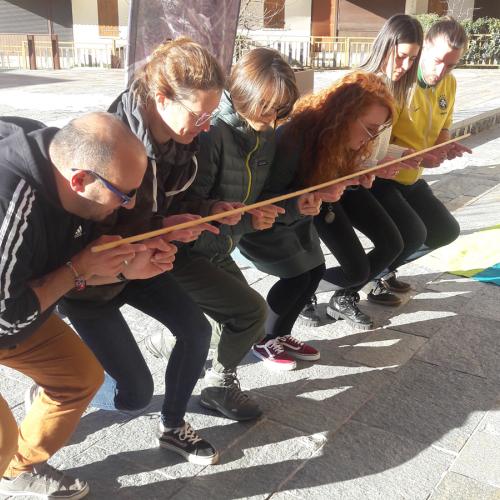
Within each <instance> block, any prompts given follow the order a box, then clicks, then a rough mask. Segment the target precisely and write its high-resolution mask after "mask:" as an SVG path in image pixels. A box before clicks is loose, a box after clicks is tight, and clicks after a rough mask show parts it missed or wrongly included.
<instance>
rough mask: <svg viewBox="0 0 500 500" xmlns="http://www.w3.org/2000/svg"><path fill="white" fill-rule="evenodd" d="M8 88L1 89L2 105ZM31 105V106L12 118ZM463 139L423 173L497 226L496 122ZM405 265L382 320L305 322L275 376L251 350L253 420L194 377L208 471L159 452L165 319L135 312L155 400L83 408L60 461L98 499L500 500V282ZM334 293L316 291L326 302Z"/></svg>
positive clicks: (474, 215)
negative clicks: (315, 351) (238, 419)
mask: <svg viewBox="0 0 500 500" xmlns="http://www.w3.org/2000/svg"><path fill="white" fill-rule="evenodd" d="M37 74H38V73H37ZM111 75H112V76H110V77H109V78H106V77H105V75H103V76H102V78H101V77H100V78H99V80H100V82H101V83H104V84H105V85H106V86H107V87H106V89H105V90H102V91H101V90H100V88H97V85H96V87H95V88H92V89H91V88H90V87H89V86H88V83H86V84H81V85H83V87H84V89H83V90H82V93H81V94H78V95H74V96H72V99H71V100H70V99H69V97H68V96H64V95H63V90H64V89H63V90H61V89H59V91H60V94H59V95H57V96H55V97H54V96H52V97H51V99H53V101H52V108H51V109H50V113H51V115H50V118H51V120H53V121H62V119H63V118H64V116H66V114H68V115H71V116H73V114H72V113H78V109H79V106H78V104H79V103H80V104H81V106H82V108H80V111H81V110H83V109H88V107H87V105H90V100H91V99H90V97H89V96H90V95H92V96H99V99H101V100H100V101H99V102H102V103H104V101H105V102H106V103H108V102H109V99H106V97H107V96H108V95H110V96H112V95H114V93H113V92H111V88H112V87H113V86H114V85H115V84H117V82H118V76H117V75H118V72H113V71H111ZM2 76H3V75H2V74H0V87H1V86H2ZM41 85H46V84H41ZM50 85H59V83H57V84H56V83H53V84H50ZM61 85H63V83H61ZM78 85H80V83H78V84H77V83H75V85H74V86H75V87H78ZM11 89H12V87H11V88H10V89H9V88H7V89H5V88H4V89H3V90H0V114H5V104H4V103H5V102H9V101H8V100H5V96H4V92H5V91H10V90H11ZM28 90H29V92H28V94H31V93H32V92H31V91H32V90H35V86H32V87H29V89H28ZM492 90H493V89H492ZM87 91H88V92H87ZM16 92H18V93H19V99H20V100H19V102H22V103H25V102H27V101H28V100H29V102H30V103H32V104H34V103H36V104H37V105H38V106H42V104H43V103H47V101H48V99H49V98H48V97H47V96H49V95H50V92H49V91H48V90H45V91H44V92H49V93H44V92H41V94H40V100H39V101H38V100H36V99H34V98H32V97H27V96H26V97H23V96H24V94H23V93H22V89H17V90H16ZM35 93H36V92H35ZM108 93H109V94H108ZM492 98H494V96H493V94H492ZM12 102H15V101H12V100H10V103H12ZM70 102H71V103H72V106H74V107H73V108H71V109H70V108H68V103H70ZM58 104H60V105H61V108H64V110H63V113H61V112H60V111H59V112H58V109H59V108H57V106H58ZM21 111H22V112H23V113H24V112H26V113H27V111H28V110H27V109H26V108H25V109H24V110H22V109H20V112H19V113H18V112H17V111H16V109H15V108H12V109H10V110H9V111H8V112H9V113H11V114H21ZM33 111H34V112H36V113H40V108H39V107H37V108H35V109H34V110H33ZM43 112H44V113H45V112H47V113H48V112H49V110H48V109H47V110H46V111H43ZM28 116H30V115H28ZM31 116H33V117H37V118H39V119H44V118H43V117H42V116H41V115H40V114H33V115H31ZM47 121H49V120H47ZM467 143H468V144H469V146H471V147H474V154H473V155H472V156H468V157H464V158H460V159H455V160H453V161H451V162H447V163H446V164H445V165H443V166H442V167H441V168H440V169H437V170H435V171H430V174H429V175H428V176H427V179H428V181H429V182H430V183H431V184H432V186H433V189H435V191H436V192H437V193H438V195H439V196H440V198H441V199H442V200H443V201H444V202H445V203H446V204H447V205H448V206H449V207H450V208H451V209H453V210H455V215H456V217H457V218H458V219H459V221H460V224H461V227H462V232H464V233H471V232H474V231H477V230H479V229H482V228H487V227H491V226H493V225H496V224H500V127H496V128H492V129H490V130H486V131H483V132H482V133H480V134H478V135H475V136H473V137H471V138H469V139H468V140H467ZM367 244H368V243H367ZM327 259H328V262H329V263H332V262H333V258H332V256H331V255H328V256H327ZM244 273H245V275H246V277H247V279H248V281H249V282H250V283H251V284H252V286H253V287H254V288H255V289H256V290H258V291H259V292H260V293H262V294H263V295H265V294H266V292H267V290H268V289H269V288H270V286H271V285H272V284H273V283H274V281H275V278H273V277H271V276H267V275H264V274H263V273H260V272H259V271H257V270H255V269H253V268H250V267H249V268H245V269H244ZM402 275H404V276H405V277H406V278H407V279H408V281H410V282H411V283H412V286H413V290H412V291H411V292H410V293H409V294H407V295H406V296H405V297H404V303H403V304H402V305H401V306H400V307H398V308H396V309H388V308H382V307H378V306H373V305H371V304H368V303H367V302H366V301H365V300H363V301H362V302H361V307H362V308H363V309H364V310H365V311H367V312H369V313H370V314H372V315H373V317H374V319H375V321H376V326H377V328H376V329H374V330H372V331H368V332H361V331H357V330H353V329H350V328H349V327H348V326H347V325H346V324H345V323H344V322H342V321H339V322H329V321H327V320H326V317H325V323H324V325H323V326H321V327H319V328H316V329H312V328H304V327H298V328H296V330H295V333H296V334H297V336H299V337H300V338H302V339H303V340H307V341H309V342H310V343H311V344H313V345H315V346H316V347H317V348H319V349H320V350H321V354H322V357H321V360H320V361H318V362H316V363H307V362H302V363H300V364H299V366H298V369H297V370H295V371H292V372H289V373H285V374H280V373H273V372H269V371H267V370H266V369H264V368H263V367H262V366H261V365H260V364H259V363H258V362H257V360H256V359H255V358H252V356H251V355H249V356H247V358H246V359H245V360H244V362H243V363H242V366H241V368H240V370H239V374H240V378H241V383H242V386H243V388H245V389H247V390H250V391H251V392H252V395H253V396H254V397H255V398H256V399H257V400H258V401H259V403H260V405H261V406H262V408H263V409H264V412H265V413H264V417H263V418H262V419H261V420H259V421H258V422H253V423H252V422H250V423H235V422H231V421H228V420H226V419H223V418H220V417H217V416H216V415H214V414H213V413H211V412H210V411H208V410H205V409H202V408H201V407H200V406H199V405H198V403H197V400H198V397H199V392H200V388H201V383H200V384H199V385H198V387H197V388H196V390H195V393H194V397H193V398H192V401H191V404H190V407H189V414H188V416H187V419H188V420H189V421H190V422H191V424H192V425H193V427H194V428H195V429H197V430H199V431H200V433H201V434H202V435H203V436H205V437H206V438H207V439H209V440H210V441H212V442H213V443H214V444H215V445H216V446H217V447H218V448H219V450H220V451H221V463H220V464H219V465H216V466H209V467H203V466H196V465H191V464H187V463H185V462H183V461H182V460H180V459H179V458H178V457H177V456H175V455H173V454H171V453H169V452H167V451H165V450H161V449H159V448H158V447H157V441H156V439H155V428H156V423H157V413H158V411H159V409H160V407H161V401H162V393H163V390H164V382H163V377H164V369H165V364H164V362H161V361H159V360H157V359H155V358H153V357H151V356H150V355H149V354H148V352H147V351H146V350H145V349H144V346H143V343H144V342H143V341H144V338H145V337H146V336H147V335H149V334H151V333H152V332H154V331H156V330H157V329H158V328H160V326H159V325H158V323H156V322H155V321H154V320H152V319H150V318H147V317H144V316H143V315H142V314H140V313H138V312H137V311H135V310H133V309H131V308H127V307H125V308H124V313H125V315H126V317H127V320H128V321H129V323H130V324H131V327H132V330H133V331H134V334H135V335H136V337H137V340H138V342H139V346H140V348H141V350H142V352H143V353H144V356H145V357H146V359H147V361H148V363H149V366H150V367H151V370H152V373H153V374H154V379H155V385H156V388H155V396H154V398H153V401H152V403H151V404H150V405H149V407H148V408H147V409H146V410H144V411H143V412H140V414H137V415H130V414H124V413H119V412H105V411H96V410H92V409H89V410H88V411H87V412H86V415H85V416H84V417H83V419H82V421H81V423H80V425H79V427H78V430H77V432H76V434H75V435H74V436H73V438H72V439H71V442H70V443H69V445H68V446H67V447H66V448H64V449H63V450H61V451H60V452H58V453H57V454H56V455H55V456H54V457H53V459H52V460H51V463H52V464H53V465H55V466H57V467H60V468H62V469H65V470H66V471H67V472H68V473H70V474H74V475H77V476H78V477H82V478H85V479H87V480H89V481H90V483H91V488H92V493H91V495H90V496H89V498H94V499H99V500H108V499H110V498H113V497H114V498H119V499H138V498H141V499H142V500H147V499H152V500H153V499H157V500H159V499H165V498H173V499H176V500H184V499H195V498H200V497H204V498H206V499H236V498H251V499H257V498H259V499H260V498H262V499H264V498H273V500H274V499H279V500H282V499H283V500H284V499H287V500H288V499H293V498H297V499H300V498H308V499H318V500H323V499H330V498H331V499H337V498H338V499H343V500H344V499H370V500H371V499H384V500H392V499H394V500H396V499H407V500H416V499H431V500H445V499H446V500H483V499H484V500H486V499H488V500H492V499H497V500H498V499H500V451H499V450H500V368H499V366H500V338H499V336H500V312H499V307H498V304H499V298H500V288H498V287H496V286H494V285H487V284H484V283H478V282H475V281H472V280H469V279H466V278H460V277H457V276H454V275H451V274H448V273H446V268H445V267H444V264H443V262H442V261H440V260H439V259H438V258H437V257H436V256H435V255H433V254H431V255H429V256H427V257H425V258H424V259H421V260H419V261H417V262H415V263H412V264H410V265H408V266H406V267H405V268H403V269H402ZM329 295H330V294H329V293H322V294H319V297H318V298H319V301H320V303H321V304H320V307H321V309H322V310H323V312H324V308H325V306H326V303H327V302H328V299H329ZM0 373H1V375H0V377H1V378H0V392H1V393H2V395H3V396H4V397H5V398H6V399H7V401H8V402H9V404H10V406H11V408H12V410H13V412H14V414H15V416H16V417H17V418H18V419H20V418H22V416H23V414H24V409H23V393H24V391H25V389H27V388H28V387H29V384H30V381H29V380H28V379H27V378H25V377H23V376H22V375H20V374H19V373H16V372H14V371H11V370H7V369H5V368H0Z"/></svg>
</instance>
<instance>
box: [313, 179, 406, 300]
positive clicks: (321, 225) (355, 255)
mask: <svg viewBox="0 0 500 500" xmlns="http://www.w3.org/2000/svg"><path fill="white" fill-rule="evenodd" d="M330 206H331V208H332V211H333V213H334V214H335V219H334V220H333V222H332V223H330V224H328V223H327V222H326V221H325V215H326V213H327V208H326V207H324V208H323V209H322V210H321V213H320V214H319V215H317V216H316V217H315V218H314V224H315V226H316V229H317V231H318V234H319V236H320V238H321V240H322V241H323V243H324V244H325V245H326V246H327V247H328V249H329V250H330V251H331V252H332V254H333V256H334V257H335V258H336V259H337V261H338V262H339V266H336V267H330V268H328V269H327V270H326V271H325V274H324V276H323V279H324V280H325V281H327V282H329V283H331V284H333V285H335V288H336V289H349V290H352V291H357V290H360V289H361V288H362V287H363V286H364V285H365V284H366V283H367V282H368V281H370V280H371V279H373V278H374V277H375V276H377V275H378V274H379V273H380V272H381V271H382V270H384V269H386V268H387V267H388V266H389V265H390V264H391V263H392V262H393V261H394V259H396V258H397V256H398V255H399V254H400V253H401V252H402V251H403V240H402V238H401V235H400V234H399V230H398V228H397V226H396V224H394V222H393V220H392V219H391V217H390V216H389V214H388V213H387V212H386V211H385V209H384V208H383V206H382V205H381V204H380V203H379V202H378V201H377V199H376V198H375V197H374V196H373V194H372V193H371V191H370V190H368V189H365V188H363V187H358V188H357V189H352V190H347V191H346V192H345V193H344V195H343V196H342V198H341V200H340V201H339V202H337V203H332V204H330ZM354 228H356V229H357V230H358V231H361V232H362V233H363V234H364V235H365V236H367V237H368V238H369V239H370V240H371V242H372V243H373V249H372V250H370V251H369V252H368V253H365V250H364V248H363V245H362V244H361V242H360V241H359V238H358V236H357V235H356V233H355V231H354Z"/></svg>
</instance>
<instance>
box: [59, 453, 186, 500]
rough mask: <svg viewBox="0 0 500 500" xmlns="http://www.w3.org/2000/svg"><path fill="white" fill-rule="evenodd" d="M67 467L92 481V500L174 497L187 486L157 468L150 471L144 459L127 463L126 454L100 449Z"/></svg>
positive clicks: (80, 457) (75, 458)
mask: <svg viewBox="0 0 500 500" xmlns="http://www.w3.org/2000/svg"><path fill="white" fill-rule="evenodd" d="M66 467H67V470H66V472H67V473H68V474H72V475H74V476H76V477H80V478H83V479H86V480H88V481H89V482H90V484H91V490H92V494H91V496H89V497H88V498H89V499H92V498H94V499H104V498H106V499H110V498H113V497H115V496H116V498H120V499H121V498H126V499H127V498H136V499H137V498H141V499H146V498H147V499H160V498H170V497H171V496H172V495H173V494H175V493H176V492H177V491H178V490H179V489H180V488H181V487H182V486H183V484H184V483H183V480H180V479H171V478H167V477H166V476H165V475H163V474H161V472H156V469H151V470H148V469H146V468H145V467H144V460H142V461H136V462H133V461H130V460H125V459H123V458H122V454H120V453H113V452H111V453H110V452H109V450H106V449H103V448H101V447H99V446H94V447H92V448H90V449H88V450H87V451H86V452H85V453H82V454H81V455H79V456H76V457H74V458H73V459H72V460H71V461H70V462H69V463H67V464H66ZM134 495H135V497H134Z"/></svg>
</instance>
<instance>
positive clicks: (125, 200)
mask: <svg viewBox="0 0 500 500" xmlns="http://www.w3.org/2000/svg"><path fill="white" fill-rule="evenodd" d="M71 171H72V172H76V171H82V172H86V173H87V174H90V175H91V176H92V177H95V178H96V179H97V180H98V181H99V182H101V184H102V185H103V186H104V187H105V188H106V189H109V190H110V191H111V192H112V193H114V194H116V196H118V198H120V200H121V203H120V205H121V206H122V207H124V206H126V205H128V204H129V203H130V202H131V201H132V199H133V198H134V196H135V195H136V194H137V188H136V189H132V191H129V192H128V193H123V192H122V191H120V190H119V189H118V188H116V187H115V186H113V184H111V182H109V181H107V180H106V179H105V178H104V177H102V176H101V175H99V174H98V173H96V172H94V171H93V170H85V169H81V168H72V169H71Z"/></svg>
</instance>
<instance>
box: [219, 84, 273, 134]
mask: <svg viewBox="0 0 500 500" xmlns="http://www.w3.org/2000/svg"><path fill="white" fill-rule="evenodd" d="M219 109H220V112H219V114H218V115H217V117H216V119H215V120H214V122H213V125H217V121H219V120H220V121H222V122H224V123H226V124H227V125H229V126H230V127H231V128H232V129H233V130H235V131H236V132H238V133H239V134H241V135H242V136H245V137H246V138H248V137H249V136H251V137H255V134H257V132H255V130H253V129H252V128H251V127H250V125H248V123H247V122H246V121H245V120H244V119H243V118H242V117H241V115H239V114H238V113H237V112H236V110H235V109H234V106H233V101H232V100H231V95H230V94H229V92H228V91H227V90H224V92H223V94H222V97H221V100H220V104H219ZM258 134H259V135H260V137H261V138H268V137H271V136H274V130H272V129H269V130H266V131H264V132H258ZM254 140H255V139H254Z"/></svg>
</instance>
